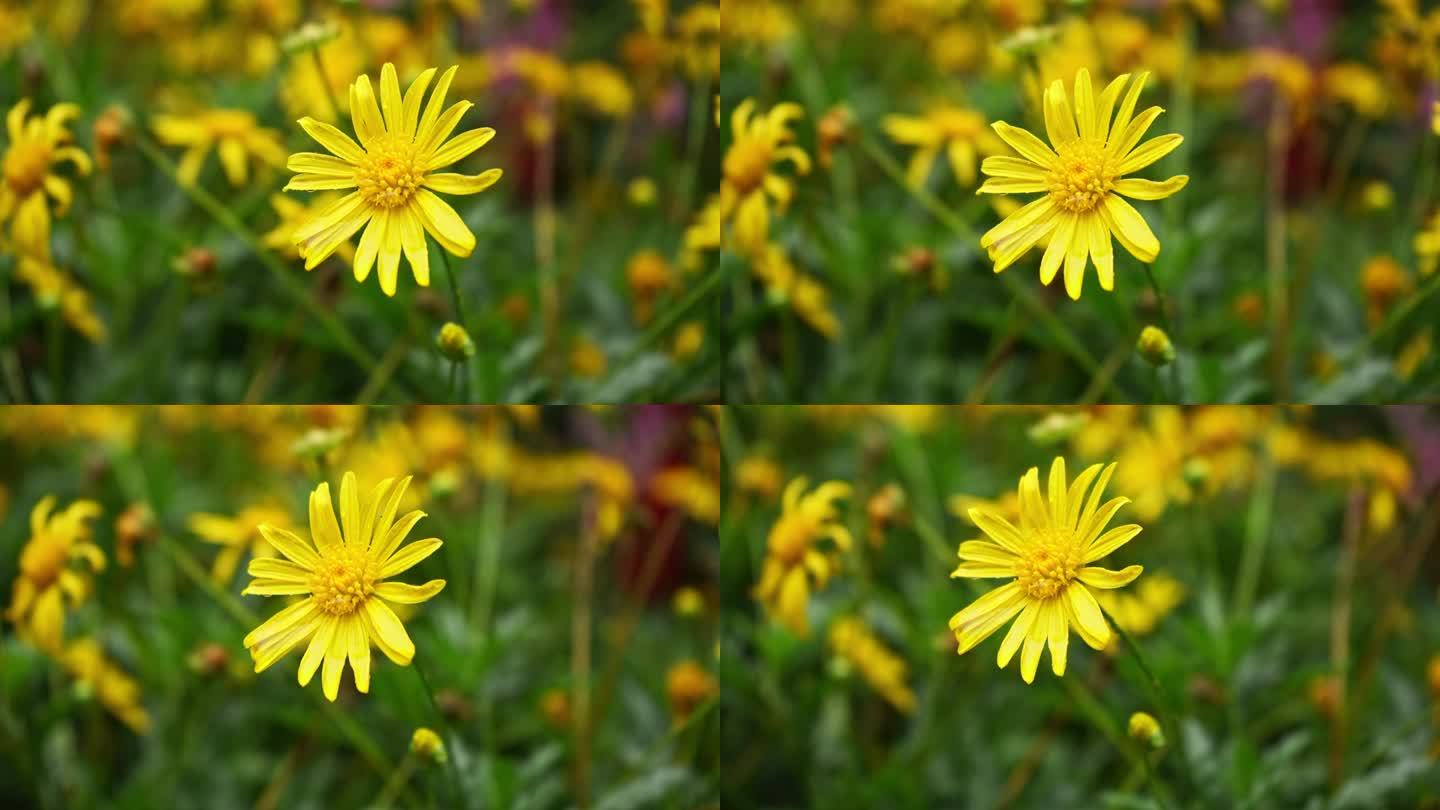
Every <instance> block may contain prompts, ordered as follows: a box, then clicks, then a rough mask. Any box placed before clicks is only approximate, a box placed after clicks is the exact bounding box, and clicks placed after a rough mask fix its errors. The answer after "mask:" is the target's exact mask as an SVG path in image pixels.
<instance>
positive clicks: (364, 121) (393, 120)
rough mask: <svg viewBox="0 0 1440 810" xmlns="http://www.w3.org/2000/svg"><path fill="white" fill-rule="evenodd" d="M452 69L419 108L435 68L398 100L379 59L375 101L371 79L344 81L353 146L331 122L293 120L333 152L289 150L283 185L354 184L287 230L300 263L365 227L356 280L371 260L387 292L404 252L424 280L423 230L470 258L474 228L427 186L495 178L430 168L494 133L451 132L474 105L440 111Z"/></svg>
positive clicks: (480, 187) (390, 70) (466, 187)
mask: <svg viewBox="0 0 1440 810" xmlns="http://www.w3.org/2000/svg"><path fill="white" fill-rule="evenodd" d="M456 69H457V68H454V67H452V68H450V69H449V70H447V71H445V74H444V75H443V76H441V77H440V81H439V83H438V84H436V86H435V90H434V92H433V93H431V94H430V101H429V103H428V104H427V105H426V106H425V111H424V114H423V115H422V114H421V111H420V102H421V99H422V98H423V97H424V95H425V90H426V88H428V87H429V86H430V80H431V79H432V78H433V77H434V76H435V68H429V69H427V70H426V71H425V72H423V73H421V74H420V76H419V78H417V79H415V81H414V82H412V83H411V84H410V88H409V89H408V90H406V92H405V96H404V98H401V96H400V82H399V79H398V78H397V77H396V74H395V66H394V65H393V64H391V63H389V62H387V63H385V66H384V67H383V68H382V69H381V71H380V100H379V104H378V105H377V103H376V99H375V92H374V90H373V89H372V88H371V86H370V77H369V76H360V77H359V78H357V79H356V80H355V83H354V84H352V85H350V116H351V121H352V123H353V124H354V127H355V134H356V136H357V137H358V138H359V139H360V142H359V143H358V144H357V143H356V142H355V141H354V140H351V138H350V137H349V136H348V135H346V134H345V133H343V132H341V131H340V130H338V129H336V128H335V127H333V126H331V125H329V124H326V123H324V122H322V121H317V120H315V119H313V118H308V117H307V118H301V119H300V121H299V124H300V126H301V127H302V128H304V130H305V131H306V132H308V133H309V134H310V137H312V138H314V139H315V140H316V141H318V142H319V143H320V145H322V146H324V147H325V148H326V149H328V150H330V152H331V153H333V154H334V155H335V157H332V156H331V155H322V154H319V153H315V152H301V153H299V154H295V155H291V156H290V162H289V163H288V164H287V166H288V167H289V169H290V171H293V172H297V174H296V175H295V177H294V178H292V179H291V180H290V183H289V184H288V185H286V186H285V190H286V191H291V190H294V191H330V190H341V189H355V190H354V191H352V192H350V193H349V194H347V195H346V196H345V197H343V198H341V199H340V200H339V201H338V202H336V203H334V204H333V205H331V206H330V207H329V208H327V209H325V211H324V212H323V213H321V214H320V215H319V216H317V217H316V218H315V219H314V220H312V221H311V222H310V223H309V224H307V225H305V226H304V227H302V228H300V229H299V230H297V231H296V232H295V239H296V243H297V244H299V245H301V247H302V249H303V251H304V255H305V269H306V270H313V269H314V268H315V267H316V266H317V265H319V264H320V262H322V261H324V260H325V259H326V258H327V257H328V256H329V255H330V254H331V253H333V252H334V251H335V250H336V248H338V247H339V246H340V245H341V244H344V243H346V242H347V241H349V239H350V237H352V236H354V235H355V233H356V232H357V231H359V230H360V229H361V228H365V233H364V235H363V236H361V237H360V246H359V248H358V249H357V250H356V251H355V264H354V268H355V280H356V281H361V282H363V281H364V280H365V279H366V277H367V276H369V275H370V269H371V268H372V267H374V266H375V265H376V262H377V260H378V263H379V270H378V272H377V275H379V277H380V288H381V289H382V290H384V292H385V294H386V295H394V294H395V282H396V276H397V274H398V272H399V268H400V254H401V252H402V250H403V252H404V254H405V258H406V259H407V260H408V261H409V262H410V269H411V271H412V272H413V273H414V274H415V282H416V283H417V284H419V285H420V286H422V287H427V286H429V285H430V248H429V246H428V245H427V244H426V243H425V234H426V233H429V234H430V235H431V236H433V237H435V241H436V242H439V243H440V246H441V247H442V248H443V249H445V250H448V251H450V253H452V254H454V255H456V256H460V257H465V256H469V255H470V252H471V251H472V250H474V249H475V234H473V233H471V232H470V229H469V228H468V227H466V225H465V221H464V220H462V219H461V218H460V215H459V214H457V213H455V209H454V208H451V207H450V205H449V204H448V203H446V202H445V201H444V200H442V199H440V198H439V197H437V196H435V192H437V191H438V192H440V193H442V194H478V193H480V192H481V191H484V190H485V189H487V188H489V187H490V186H492V185H494V184H495V181H497V180H499V179H500V175H501V173H502V172H501V170H500V169H489V170H488V171H484V172H481V173H480V174H478V175H475V176H473V177H472V176H467V175H463V174H453V173H441V174H433V173H432V172H434V171H435V170H436V169H442V168H444V167H446V166H449V165H450V164H452V163H455V162H456V161H459V160H462V159H464V158H465V157H466V156H468V155H469V154H470V153H471V152H474V151H475V150H476V149H479V148H480V147H482V146H484V145H485V144H486V143H488V142H489V141H490V139H491V138H493V137H495V130H493V129H491V128H489V127H484V128H481V129H474V130H470V131H469V132H466V133H464V134H462V135H458V136H456V137H455V138H454V139H450V133H451V132H453V131H454V130H455V127H456V125H457V124H459V123H460V119H461V117H462V116H464V115H465V113H466V112H467V111H468V110H469V109H470V108H471V107H472V106H474V105H473V104H471V103H470V102H468V101H457V102H455V104H453V105H451V106H450V108H449V109H446V110H445V111H444V113H443V114H442V113H441V108H442V107H444V105H445V94H446V93H447V92H448V91H449V89H450V82H451V81H452V80H453V79H454V78H455V71H456ZM382 109H383V111H384V114H383V116H382V114H381V111H382ZM447 139H448V140H447ZM367 225H368V226H369V227H366V226H367Z"/></svg>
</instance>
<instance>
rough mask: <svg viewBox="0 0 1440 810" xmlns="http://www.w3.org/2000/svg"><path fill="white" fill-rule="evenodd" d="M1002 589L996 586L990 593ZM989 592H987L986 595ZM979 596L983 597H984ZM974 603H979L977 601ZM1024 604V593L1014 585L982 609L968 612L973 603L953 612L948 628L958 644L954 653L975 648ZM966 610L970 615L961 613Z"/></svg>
mask: <svg viewBox="0 0 1440 810" xmlns="http://www.w3.org/2000/svg"><path fill="white" fill-rule="evenodd" d="M1006 587H1008V586H1006ZM1004 590H1005V588H997V589H995V590H994V591H991V592H990V594H994V593H996V592H997V591H1004ZM990 594H987V596H989V595H990ZM981 598H982V599H984V598H985V597H981ZM976 604H979V602H977V603H976ZM1025 605H1026V600H1025V597H1024V594H1022V593H1021V592H1020V589H1019V588H1018V587H1016V588H1014V589H1013V590H1010V591H1006V593H1005V596H1004V597H1003V598H1002V599H1000V600H999V601H994V602H991V603H989V605H988V606H987V608H986V609H985V610H983V611H975V612H970V611H971V608H973V607H974V605H971V606H970V607H967V608H966V609H965V610H963V611H961V612H960V613H957V614H955V616H953V617H951V619H950V628H951V630H952V631H953V632H954V633H955V641H956V642H957V644H958V646H957V647H956V654H957V655H964V654H965V653H967V652H969V651H970V650H973V649H975V646H976V645H977V644H979V643H980V642H982V641H984V640H985V639H987V638H989V637H990V636H992V635H994V634H995V631H996V630H999V629H1000V628H1001V627H1003V626H1004V625H1005V623H1006V622H1008V621H1010V620H1011V619H1013V618H1015V614H1017V613H1019V612H1020V611H1021V610H1023V609H1024V608H1025ZM967 612H970V615H968V616H965V615H963V614H965V613H967Z"/></svg>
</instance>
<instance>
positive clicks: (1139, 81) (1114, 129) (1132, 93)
mask: <svg viewBox="0 0 1440 810" xmlns="http://www.w3.org/2000/svg"><path fill="white" fill-rule="evenodd" d="M1148 78H1150V74H1149V73H1147V72H1143V71H1142V72H1141V73H1140V75H1139V76H1136V77H1135V81H1134V82H1132V83H1131V84H1130V90H1129V91H1128V92H1126V93H1125V100H1124V101H1122V102H1121V103H1120V112H1118V113H1116V114H1115V121H1114V122H1113V123H1112V124H1111V125H1110V134H1111V138H1110V140H1109V143H1108V144H1107V145H1106V147H1105V151H1106V152H1108V153H1109V154H1111V155H1118V154H1120V151H1119V146H1120V139H1121V137H1123V136H1124V134H1125V131H1126V130H1127V129H1129V128H1130V116H1132V115H1134V114H1135V104H1136V103H1137V102H1139V100H1140V91H1141V90H1144V89H1145V80H1146V79H1148Z"/></svg>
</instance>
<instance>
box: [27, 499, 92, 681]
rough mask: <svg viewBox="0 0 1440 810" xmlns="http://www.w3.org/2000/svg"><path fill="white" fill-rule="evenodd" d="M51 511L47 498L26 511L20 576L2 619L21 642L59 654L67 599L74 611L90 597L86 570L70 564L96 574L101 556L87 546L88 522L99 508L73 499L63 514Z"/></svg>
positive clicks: (90, 544)
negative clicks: (27, 529)
mask: <svg viewBox="0 0 1440 810" xmlns="http://www.w3.org/2000/svg"><path fill="white" fill-rule="evenodd" d="M54 508H55V496H54V495H47V496H45V497H44V498H41V499H40V502H39V503H37V504H35V508H34V510H32V511H31V512H30V540H29V542H27V543H26V544H25V548H23V549H21V551H20V575H19V576H18V577H16V578H15V584H14V586H13V588H12V595H11V597H10V608H9V609H8V610H7V611H6V612H5V618H7V619H9V620H10V621H11V622H12V623H14V624H15V625H16V630H17V631H18V635H20V637H21V638H24V639H26V640H27V641H30V642H31V643H33V644H34V645H35V646H37V647H39V648H40V649H42V650H46V651H47V652H51V653H55V654H58V653H59V651H60V648H61V642H62V641H63V639H64V636H65V601H66V599H67V598H68V600H69V602H70V605H71V606H72V607H74V606H76V605H79V604H80V603H81V602H83V601H85V600H86V599H87V598H88V597H89V596H90V576H89V572H85V571H83V569H78V568H76V567H74V566H72V565H71V561H72V560H82V561H83V562H84V563H85V566H86V567H88V568H89V569H90V572H95V571H100V570H102V569H104V568H105V553H104V552H103V551H101V550H100V547H99V546H96V545H95V544H94V543H92V542H90V533H91V527H90V521H92V520H94V519H95V517H96V516H98V515H99V514H100V504H98V503H96V502H94V501H75V502H74V503H72V504H70V505H69V506H67V507H65V509H63V510H62V511H59V512H54V511H53V510H54Z"/></svg>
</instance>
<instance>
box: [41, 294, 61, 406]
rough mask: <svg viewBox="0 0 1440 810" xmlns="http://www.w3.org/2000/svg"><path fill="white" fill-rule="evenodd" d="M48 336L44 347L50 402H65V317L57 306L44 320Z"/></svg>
mask: <svg viewBox="0 0 1440 810" xmlns="http://www.w3.org/2000/svg"><path fill="white" fill-rule="evenodd" d="M46 320H48V321H49V323H48V324H47V326H48V328H49V331H50V335H49V340H48V341H47V343H49V344H50V345H49V346H47V347H46V349H47V354H49V356H50V357H49V359H50V401H51V402H64V401H65V315H64V313H62V312H61V311H60V307H59V306H58V305H57V306H56V307H55V311H54V312H51V313H50V317H49V318H48V319H46Z"/></svg>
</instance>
